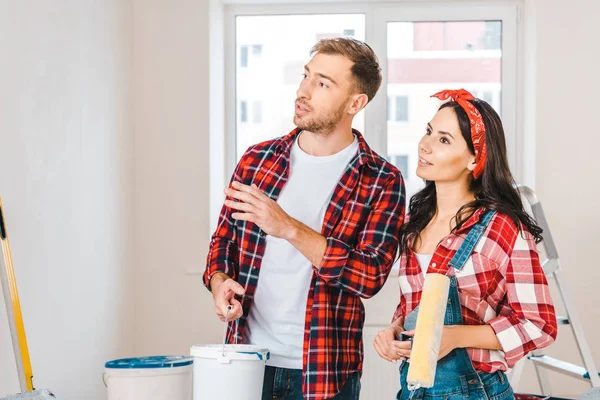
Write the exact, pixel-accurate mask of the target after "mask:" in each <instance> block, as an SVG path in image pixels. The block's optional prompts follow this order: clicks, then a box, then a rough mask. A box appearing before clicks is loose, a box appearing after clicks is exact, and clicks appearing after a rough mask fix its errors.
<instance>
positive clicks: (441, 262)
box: [394, 209, 557, 372]
mask: <svg viewBox="0 0 600 400" xmlns="http://www.w3.org/2000/svg"><path fill="white" fill-rule="evenodd" d="M483 212H484V210H483V209H480V210H478V211H476V212H475V213H474V214H473V215H472V216H471V218H469V219H468V220H467V221H466V222H465V223H464V225H463V226H462V227H461V228H460V229H459V230H457V231H456V232H455V233H453V234H450V235H449V236H447V237H446V238H444V239H443V240H442V241H441V242H440V244H439V245H438V247H437V249H436V251H435V253H434V254H433V258H432V260H431V263H430V264H429V268H428V270H427V272H428V273H441V274H447V273H448V275H451V274H454V271H455V270H454V268H451V267H449V266H448V263H449V262H450V260H451V259H452V257H453V256H454V254H455V253H456V251H457V250H458V249H459V248H460V245H461V244H462V242H463V241H464V238H465V237H466V235H467V233H468V232H469V229H470V228H471V227H472V226H473V225H474V224H475V223H477V222H478V221H479V220H480V218H481V217H482V215H483ZM409 252H410V254H409V256H408V257H407V256H406V255H405V254H403V255H402V257H401V258H400V270H399V273H398V281H399V284H400V304H399V305H398V308H397V309H396V313H395V314H394V320H396V319H397V318H399V317H402V316H405V315H408V314H409V313H410V312H411V311H412V310H414V309H415V307H416V306H417V305H418V304H419V302H420V301H421V293H422V290H423V283H424V276H423V273H422V270H421V267H420V266H419V262H418V261H417V259H416V256H415V255H414V253H413V252H412V250H409ZM449 269H450V271H449ZM454 275H455V276H456V279H457V282H458V293H459V296H460V303H461V305H462V315H463V319H464V323H465V324H466V325H481V324H488V325H490V326H491V327H492V329H493V330H494V332H495V333H496V337H497V338H498V341H499V342H500V345H501V346H502V350H483V349H473V348H467V352H468V353H469V356H470V357H471V360H472V361H473V366H474V367H475V369H477V370H479V371H484V372H494V371H497V370H503V371H506V370H507V369H508V368H512V367H513V366H514V365H515V363H516V362H517V361H518V360H519V359H521V358H522V357H523V356H525V355H526V354H527V353H529V352H530V351H532V350H535V349H539V348H542V347H546V346H548V345H550V344H551V343H552V342H553V341H554V339H556V334H557V327H556V315H555V313H554V306H553V305H552V299H551V298H550V291H549V289H548V282H547V280H546V275H545V274H544V271H543V270H542V267H541V266H540V260H539V257H538V252H537V248H536V245H535V241H534V239H533V237H532V236H531V234H530V233H529V232H527V231H524V232H522V233H521V231H520V230H519V229H518V228H517V227H516V225H515V224H514V223H513V222H512V220H511V219H510V218H509V217H508V216H506V215H504V214H500V213H496V214H495V215H494V217H493V218H492V220H491V221H490V224H489V225H488V227H487V229H486V230H485V232H484V234H483V236H482V238H481V240H480V241H479V243H478V244H477V246H476V247H475V250H474V251H473V254H472V255H471V257H469V259H468V260H467V261H466V263H465V265H464V266H463V268H462V269H461V270H460V271H459V272H456V273H455V274H454Z"/></svg>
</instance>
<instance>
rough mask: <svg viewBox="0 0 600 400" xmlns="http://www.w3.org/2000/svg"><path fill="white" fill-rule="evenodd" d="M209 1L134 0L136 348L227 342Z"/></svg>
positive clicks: (177, 349)
mask: <svg viewBox="0 0 600 400" xmlns="http://www.w3.org/2000/svg"><path fill="white" fill-rule="evenodd" d="M208 54H209V43H208V1H197V0H181V1H178V2H175V3H174V2H172V1H167V0H163V1H158V0H156V1H147V0H136V1H134V86H133V88H134V89H133V90H134V95H135V102H134V104H135V105H134V121H135V153H136V156H135V179H136V191H135V266H136V267H135V276H136V295H135V310H136V318H135V338H136V339H135V344H134V346H135V347H134V348H135V353H136V354H139V355H144V354H160V353H172V354H189V348H190V346H191V345H193V344H196V343H207V342H217V343H218V342H219V341H220V340H221V334H220V332H221V325H220V322H219V320H218V319H217V317H216V316H215V315H214V311H213V309H214V305H213V303H212V297H211V295H210V293H209V292H208V291H207V290H206V289H204V287H203V286H202V281H201V277H200V276H199V275H189V274H187V273H186V271H187V270H188V269H194V268H196V269H203V267H204V263H205V256H206V252H207V249H208V241H209V229H208V226H209V179H208V177H209V141H208V139H209V134H208V129H209V125H208V123H209V121H208V109H209V102H208V85H209V77H208V75H209V73H208V71H209V64H208Z"/></svg>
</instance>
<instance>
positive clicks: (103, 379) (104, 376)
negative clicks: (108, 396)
mask: <svg viewBox="0 0 600 400" xmlns="http://www.w3.org/2000/svg"><path fill="white" fill-rule="evenodd" d="M102 382H103V383H104V387H105V388H108V385H107V384H106V372H105V373H103V374H102Z"/></svg>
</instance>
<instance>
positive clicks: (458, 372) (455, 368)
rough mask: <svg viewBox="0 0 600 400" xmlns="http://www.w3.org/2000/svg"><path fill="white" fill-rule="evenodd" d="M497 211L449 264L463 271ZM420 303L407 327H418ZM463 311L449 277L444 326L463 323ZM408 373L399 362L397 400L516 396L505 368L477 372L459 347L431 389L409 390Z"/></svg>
mask: <svg viewBox="0 0 600 400" xmlns="http://www.w3.org/2000/svg"><path fill="white" fill-rule="evenodd" d="M494 214H495V211H487V212H486V213H485V214H484V216H483V218H482V219H481V221H479V222H478V223H477V224H475V225H474V226H473V228H471V230H470V231H469V233H468V234H467V237H466V238H465V241H464V242H463V244H462V245H461V247H460V248H459V249H458V251H457V252H456V254H455V255H454V257H453V258H452V260H451V261H450V264H449V265H450V266H451V267H454V268H455V269H456V270H457V271H459V270H461V269H462V267H463V266H464V264H465V262H466V261H467V259H468V258H469V257H470V256H471V253H472V252H473V249H474V248H475V246H476V245H477V242H479V240H480V239H481V237H482V235H483V232H484V231H485V229H486V227H487V225H488V224H489V222H490V220H491V219H492V217H493V216H494ZM418 310H419V307H418V306H417V307H416V308H415V309H414V310H413V311H412V312H411V313H410V314H409V315H408V316H407V317H406V319H405V321H404V329H405V330H407V331H408V330H411V329H415V326H416V323H417V314H418ZM462 323H463V319H462V313H461V306H460V300H459V297H458V285H457V281H456V277H455V276H452V277H450V291H449V294H448V306H447V307H446V315H445V317H444V325H462ZM407 375H408V363H407V362H403V363H402V364H401V365H400V391H399V392H398V395H397V397H396V398H397V399H398V400H406V399H409V398H411V399H440V400H442V399H443V400H455V399H456V400H457V399H466V398H468V399H470V400H504V399H514V394H513V391H512V389H511V387H510V384H509V383H508V379H507V378H506V375H505V374H504V373H503V372H502V371H497V372H494V373H492V374H489V373H486V372H477V371H475V368H473V363H472V362H471V359H470V358H469V354H468V353H467V350H466V349H463V348H458V349H454V350H452V351H451V352H450V353H449V354H448V355H447V356H446V357H444V358H442V359H441V360H439V361H438V363H437V369H436V372H435V383H434V386H433V387H432V388H429V389H426V388H421V389H417V390H414V391H413V393H411V391H410V390H409V389H408V387H407V383H406V378H407Z"/></svg>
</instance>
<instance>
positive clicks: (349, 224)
mask: <svg viewBox="0 0 600 400" xmlns="http://www.w3.org/2000/svg"><path fill="white" fill-rule="evenodd" d="M370 212H371V205H370V204H367V203H364V202H360V201H355V200H348V201H347V202H346V203H345V204H344V206H343V208H342V215H341V218H340V219H339V221H338V222H337V224H336V231H337V232H339V238H340V239H342V240H343V241H344V242H346V243H348V244H351V245H354V244H355V243H356V241H357V240H358V232H359V231H360V230H361V229H362V228H364V226H365V224H366V222H367V218H368V217H369V213H370Z"/></svg>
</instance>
